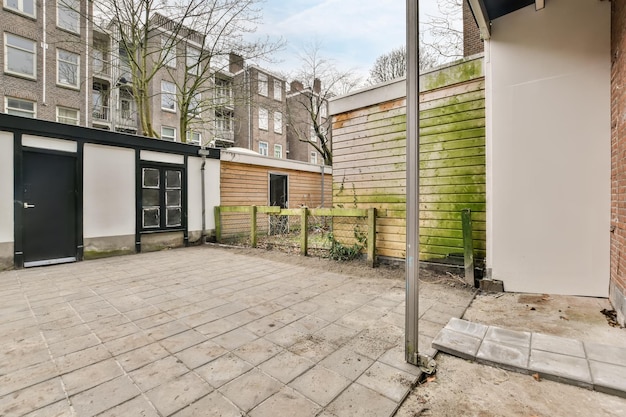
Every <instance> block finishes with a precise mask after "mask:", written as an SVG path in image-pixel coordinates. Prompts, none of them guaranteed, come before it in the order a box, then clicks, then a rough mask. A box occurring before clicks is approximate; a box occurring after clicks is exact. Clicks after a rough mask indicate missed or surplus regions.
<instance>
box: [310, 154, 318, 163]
mask: <svg viewBox="0 0 626 417" xmlns="http://www.w3.org/2000/svg"><path fill="white" fill-rule="evenodd" d="M311 163H312V164H317V152H311Z"/></svg>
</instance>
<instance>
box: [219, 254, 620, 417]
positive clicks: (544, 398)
mask: <svg viewBox="0 0 626 417" xmlns="http://www.w3.org/2000/svg"><path fill="white" fill-rule="evenodd" d="M232 250H234V251H237V252H239V253H242V254H247V255H252V256H260V257H263V258H268V259H273V260H276V261H280V262H286V263H294V264H297V265H302V266H307V267H311V268H320V269H323V270H326V271H333V272H338V273H344V274H349V275H355V276H360V277H370V278H375V277H378V278H381V279H398V280H404V266H403V265H398V266H382V267H378V268H376V269H371V268H368V267H367V266H366V265H365V263H364V262H358V261H356V262H346V263H339V262H333V261H330V260H328V259H321V258H315V257H302V256H298V255H294V254H287V253H281V252H278V251H268V250H259V249H245V248H237V249H232ZM420 280H422V281H426V282H429V283H435V284H439V285H441V288H442V290H443V291H445V289H446V288H449V287H456V289H458V288H459V287H463V286H464V284H462V283H461V281H459V279H458V278H457V277H454V276H451V275H450V274H437V273H431V272H422V273H421V274H420ZM468 290H469V289H468ZM603 309H607V310H610V309H611V307H610V305H609V303H608V301H607V300H606V299H598V298H589V297H566V296H556V295H547V294H516V293H504V294H489V293H479V294H478V295H477V296H476V298H475V299H474V301H473V303H472V304H471V306H470V307H469V308H468V310H467V312H466V313H465V316H464V318H465V319H467V320H471V321H475V322H478V323H483V324H488V325H494V326H500V327H505V328H508V329H514V330H525V331H535V332H541V333H546V334H553V335H557V336H563V337H569V338H576V339H580V340H586V341H595V342H599V343H606V344H612V345H616V346H626V329H620V328H618V327H613V326H611V325H610V319H607V317H606V316H605V315H604V314H603V313H602V312H601V311H602V310H603ZM436 361H437V372H436V374H435V375H434V376H433V377H431V378H429V379H428V380H426V381H424V382H423V383H422V384H420V385H418V386H416V387H415V388H414V389H413V390H412V392H411V393H410V394H409V396H408V397H407V399H406V400H405V401H404V403H403V404H402V405H401V406H400V408H399V409H398V411H397V413H396V417H417V416H436V417H464V416H467V417H469V416H475V417H560V416H563V417H566V416H567V417H570V416H585V417H591V416H593V417H604V416H607V417H608V416H615V417H618V416H619V417H623V416H626V399H624V398H619V397H615V396H611V395H606V394H602V393H599V392H594V391H589V390H586V389H582V388H576V387H573V386H570V385H565V384H560V383H556V382H552V381H546V380H540V381H536V380H535V379H534V378H533V377H532V376H530V375H523V374H518V373H515V372H510V371H505V370H502V369H498V368H493V367H489V366H485V365H480V364H477V363H473V362H470V361H466V360H463V359H459V358H455V357H452V356H450V355H446V354H439V355H437V357H436Z"/></svg>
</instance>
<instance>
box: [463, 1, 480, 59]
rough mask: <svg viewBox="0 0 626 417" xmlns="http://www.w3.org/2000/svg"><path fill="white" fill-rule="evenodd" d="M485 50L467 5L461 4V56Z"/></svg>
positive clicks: (465, 3)
mask: <svg viewBox="0 0 626 417" xmlns="http://www.w3.org/2000/svg"><path fill="white" fill-rule="evenodd" d="M484 50H485V45H484V43H483V40H482V39H481V38H480V30H479V29H478V25H477V24H476V20H475V19H474V15H473V14H472V10H471V9H470V7H469V4H468V3H467V2H466V1H464V2H463V56H470V55H474V54H478V53H481V52H483V51H484Z"/></svg>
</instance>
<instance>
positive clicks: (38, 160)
mask: <svg viewBox="0 0 626 417" xmlns="http://www.w3.org/2000/svg"><path fill="white" fill-rule="evenodd" d="M76 194H77V193H76V158H75V157H74V156H69V155H59V154H49V153H39V152H24V200H23V216H22V221H23V223H22V224H23V229H22V230H23V234H22V238H23V241H22V250H23V253H24V266H25V267H27V266H36V265H47V264H53V263H60V262H71V261H75V260H76Z"/></svg>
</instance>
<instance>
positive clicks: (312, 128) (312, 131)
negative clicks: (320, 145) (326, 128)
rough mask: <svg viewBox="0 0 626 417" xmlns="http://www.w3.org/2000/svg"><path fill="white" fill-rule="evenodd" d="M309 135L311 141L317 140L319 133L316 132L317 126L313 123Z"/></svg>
mask: <svg viewBox="0 0 626 417" xmlns="http://www.w3.org/2000/svg"><path fill="white" fill-rule="evenodd" d="M309 137H310V138H311V142H317V133H315V126H313V125H311V128H310V134H309Z"/></svg>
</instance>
